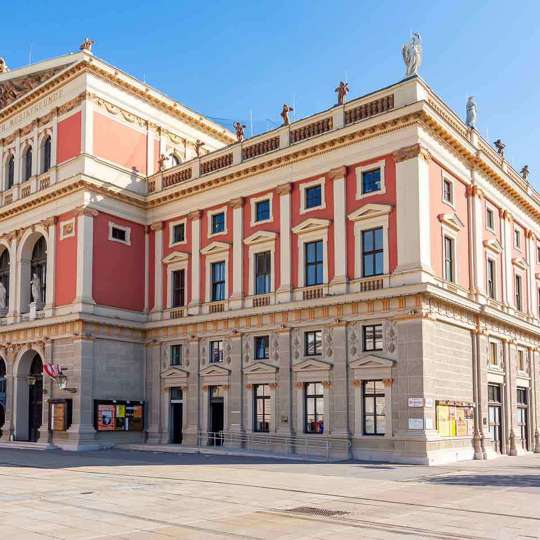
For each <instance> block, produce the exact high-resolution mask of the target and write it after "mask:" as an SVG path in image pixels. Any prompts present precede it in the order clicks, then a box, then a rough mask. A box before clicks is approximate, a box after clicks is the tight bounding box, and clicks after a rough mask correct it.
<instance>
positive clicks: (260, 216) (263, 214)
mask: <svg viewBox="0 0 540 540" xmlns="http://www.w3.org/2000/svg"><path fill="white" fill-rule="evenodd" d="M269 219H270V199H265V200H264V201H257V202H256V203H255V221H268V220H269Z"/></svg>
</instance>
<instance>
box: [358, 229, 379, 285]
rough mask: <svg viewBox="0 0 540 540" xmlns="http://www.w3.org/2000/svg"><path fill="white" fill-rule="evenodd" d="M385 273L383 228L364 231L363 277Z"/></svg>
mask: <svg viewBox="0 0 540 540" xmlns="http://www.w3.org/2000/svg"><path fill="white" fill-rule="evenodd" d="M382 274H384V241H383V228H382V227H376V228H374V229H367V230H365V231H362V277H365V278H366V277H373V276H380V275H382Z"/></svg>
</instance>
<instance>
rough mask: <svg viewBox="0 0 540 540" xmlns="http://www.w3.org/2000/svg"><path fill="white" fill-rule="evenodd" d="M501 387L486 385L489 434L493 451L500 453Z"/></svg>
mask: <svg viewBox="0 0 540 540" xmlns="http://www.w3.org/2000/svg"><path fill="white" fill-rule="evenodd" d="M501 412H502V401H501V387H500V385H498V384H490V385H488V418H489V432H490V433H491V437H492V439H493V449H494V450H495V452H497V453H498V454H501V453H502V424H501Z"/></svg>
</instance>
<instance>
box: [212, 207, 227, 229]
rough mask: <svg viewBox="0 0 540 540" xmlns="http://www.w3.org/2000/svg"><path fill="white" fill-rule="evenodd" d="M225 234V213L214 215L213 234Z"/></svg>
mask: <svg viewBox="0 0 540 540" xmlns="http://www.w3.org/2000/svg"><path fill="white" fill-rule="evenodd" d="M222 232H225V212H219V213H218V214H213V215H212V234H218V233H222Z"/></svg>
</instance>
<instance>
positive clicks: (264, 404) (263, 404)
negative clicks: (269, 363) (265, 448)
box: [253, 384, 272, 433]
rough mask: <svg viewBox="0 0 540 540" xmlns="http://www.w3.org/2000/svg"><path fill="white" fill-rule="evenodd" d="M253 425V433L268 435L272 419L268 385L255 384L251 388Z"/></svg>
mask: <svg viewBox="0 0 540 540" xmlns="http://www.w3.org/2000/svg"><path fill="white" fill-rule="evenodd" d="M253 400H254V407H253V409H254V411H255V414H254V415H253V419H254V423H253V424H254V425H253V431H255V432H258V433H268V432H269V431H270V422H271V419H272V408H271V405H270V404H271V394H270V385H269V384H256V385H254V386H253Z"/></svg>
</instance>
